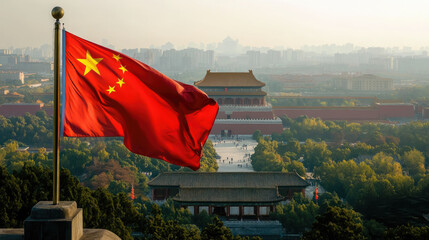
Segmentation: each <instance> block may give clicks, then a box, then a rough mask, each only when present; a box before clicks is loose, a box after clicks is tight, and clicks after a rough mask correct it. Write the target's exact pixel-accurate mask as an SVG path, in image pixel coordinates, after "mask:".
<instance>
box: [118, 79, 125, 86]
mask: <svg viewBox="0 0 429 240" xmlns="http://www.w3.org/2000/svg"><path fill="white" fill-rule="evenodd" d="M116 83H117V84H119V87H122V84H125V82H124V79H123V78H122V79H119V78H118V81H117V82H116Z"/></svg>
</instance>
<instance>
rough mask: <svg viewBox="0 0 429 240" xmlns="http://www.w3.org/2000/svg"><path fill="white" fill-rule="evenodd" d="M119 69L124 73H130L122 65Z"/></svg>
mask: <svg viewBox="0 0 429 240" xmlns="http://www.w3.org/2000/svg"><path fill="white" fill-rule="evenodd" d="M119 69H121V70H122V73H125V72H126V71H128V70H127V69H126V68H125V67H124V66H122V64H121V67H120V68H119Z"/></svg>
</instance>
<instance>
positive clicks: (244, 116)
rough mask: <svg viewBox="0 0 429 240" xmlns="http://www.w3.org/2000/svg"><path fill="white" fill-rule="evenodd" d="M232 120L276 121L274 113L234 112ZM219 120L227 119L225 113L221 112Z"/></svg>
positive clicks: (218, 115)
mask: <svg viewBox="0 0 429 240" xmlns="http://www.w3.org/2000/svg"><path fill="white" fill-rule="evenodd" d="M229 115H230V117H231V119H274V115H273V112H271V111H270V112H232V113H231V114H229ZM216 118H217V119H227V114H226V113H225V112H221V111H219V113H218V114H217V117H216Z"/></svg>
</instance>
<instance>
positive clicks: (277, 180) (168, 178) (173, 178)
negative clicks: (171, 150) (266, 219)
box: [149, 172, 309, 188]
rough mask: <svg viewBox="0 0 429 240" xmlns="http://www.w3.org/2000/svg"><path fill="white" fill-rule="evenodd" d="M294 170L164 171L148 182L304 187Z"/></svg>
mask: <svg viewBox="0 0 429 240" xmlns="http://www.w3.org/2000/svg"><path fill="white" fill-rule="evenodd" d="M308 185H309V183H308V182H307V181H306V180H304V179H303V178H302V177H301V176H299V175H298V174H297V173H296V172H290V173H282V172H214V173H210V172H165V173H161V174H159V175H158V176H157V177H155V178H154V179H152V180H151V181H150V182H149V186H151V187H174V186H176V187H180V188H186V187H188V188H191V187H193V188H273V187H306V186H308Z"/></svg>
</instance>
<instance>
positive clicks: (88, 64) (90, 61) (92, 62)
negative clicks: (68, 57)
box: [78, 51, 103, 76]
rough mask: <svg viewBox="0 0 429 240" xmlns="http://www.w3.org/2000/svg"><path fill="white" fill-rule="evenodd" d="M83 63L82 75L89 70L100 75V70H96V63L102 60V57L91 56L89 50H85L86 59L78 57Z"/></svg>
mask: <svg viewBox="0 0 429 240" xmlns="http://www.w3.org/2000/svg"><path fill="white" fill-rule="evenodd" d="M78 60H79V62H81V63H82V64H83V65H85V73H84V74H83V75H84V76H85V75H86V74H87V73H89V72H90V71H91V70H93V71H94V72H96V73H97V74H98V75H100V71H98V68H97V64H98V63H99V62H100V61H101V60H103V59H102V58H92V56H91V54H90V53H89V51H86V59H78Z"/></svg>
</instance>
